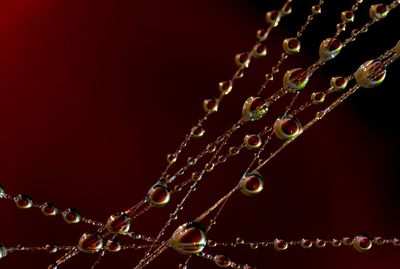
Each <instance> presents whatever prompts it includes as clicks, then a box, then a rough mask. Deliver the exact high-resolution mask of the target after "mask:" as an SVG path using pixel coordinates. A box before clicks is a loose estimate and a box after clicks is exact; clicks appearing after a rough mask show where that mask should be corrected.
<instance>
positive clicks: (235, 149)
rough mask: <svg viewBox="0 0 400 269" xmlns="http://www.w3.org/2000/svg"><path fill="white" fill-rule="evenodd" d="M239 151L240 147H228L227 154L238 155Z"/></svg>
mask: <svg viewBox="0 0 400 269" xmlns="http://www.w3.org/2000/svg"><path fill="white" fill-rule="evenodd" d="M239 152H240V147H230V148H229V155H231V156H235V155H238V154H239Z"/></svg>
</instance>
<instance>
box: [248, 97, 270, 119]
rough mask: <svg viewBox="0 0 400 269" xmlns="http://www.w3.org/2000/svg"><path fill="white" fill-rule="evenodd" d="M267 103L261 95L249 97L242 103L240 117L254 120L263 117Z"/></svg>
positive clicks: (266, 109)
mask: <svg viewBox="0 0 400 269" xmlns="http://www.w3.org/2000/svg"><path fill="white" fill-rule="evenodd" d="M268 107H269V103H268V101H267V100H266V99H265V98H264V97H261V96H255V97H253V96H252V97H249V98H248V99H247V100H246V102H245V103H244V105H243V109H242V119H243V120H245V121H255V120H259V119H261V118H263V117H264V116H265V115H266V114H267V112H268Z"/></svg>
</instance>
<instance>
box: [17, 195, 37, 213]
mask: <svg viewBox="0 0 400 269" xmlns="http://www.w3.org/2000/svg"><path fill="white" fill-rule="evenodd" d="M14 202H15V205H16V206H17V207H18V208H19V209H28V208H31V207H32V205H33V202H32V199H31V198H30V197H29V196H28V195H25V194H18V195H17V196H15V197H14Z"/></svg>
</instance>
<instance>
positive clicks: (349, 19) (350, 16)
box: [342, 10, 354, 23]
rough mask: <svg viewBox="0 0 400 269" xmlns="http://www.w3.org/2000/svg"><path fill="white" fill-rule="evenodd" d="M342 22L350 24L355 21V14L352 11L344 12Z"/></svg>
mask: <svg viewBox="0 0 400 269" xmlns="http://www.w3.org/2000/svg"><path fill="white" fill-rule="evenodd" d="M342 21H344V22H346V23H348V22H353V21H354V12H353V11H351V10H347V11H343V12H342Z"/></svg>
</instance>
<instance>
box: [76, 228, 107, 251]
mask: <svg viewBox="0 0 400 269" xmlns="http://www.w3.org/2000/svg"><path fill="white" fill-rule="evenodd" d="M102 248H103V237H102V236H101V235H100V233H97V232H88V233H84V234H83V235H82V236H81V238H80V239H79V243H78V249H79V250H80V251H82V252H84V253H96V252H99V251H100V250H101V249H102Z"/></svg>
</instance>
